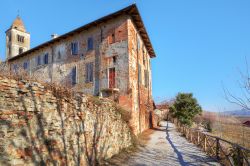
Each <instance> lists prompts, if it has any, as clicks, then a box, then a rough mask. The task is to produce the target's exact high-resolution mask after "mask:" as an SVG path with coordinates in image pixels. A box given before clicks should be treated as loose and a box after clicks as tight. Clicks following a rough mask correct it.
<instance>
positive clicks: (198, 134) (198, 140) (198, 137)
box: [197, 131, 200, 145]
mask: <svg viewBox="0 0 250 166" xmlns="http://www.w3.org/2000/svg"><path fill="white" fill-rule="evenodd" d="M199 144H200V132H199V131H197V145H199Z"/></svg>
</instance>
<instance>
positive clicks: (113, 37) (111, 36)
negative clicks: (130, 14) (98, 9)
mask: <svg viewBox="0 0 250 166" xmlns="http://www.w3.org/2000/svg"><path fill="white" fill-rule="evenodd" d="M108 42H109V44H112V43H115V33H112V34H111V35H110V36H109V37H108Z"/></svg>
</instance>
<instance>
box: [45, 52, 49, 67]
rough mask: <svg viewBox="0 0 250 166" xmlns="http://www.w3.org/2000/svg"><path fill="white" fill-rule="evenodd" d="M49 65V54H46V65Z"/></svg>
mask: <svg viewBox="0 0 250 166" xmlns="http://www.w3.org/2000/svg"><path fill="white" fill-rule="evenodd" d="M48 63H49V54H48V53H46V54H45V55H44V64H48Z"/></svg>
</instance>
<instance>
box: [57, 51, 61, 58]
mask: <svg viewBox="0 0 250 166" xmlns="http://www.w3.org/2000/svg"><path fill="white" fill-rule="evenodd" d="M57 59H61V52H60V51H58V55H57Z"/></svg>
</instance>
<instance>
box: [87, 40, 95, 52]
mask: <svg viewBox="0 0 250 166" xmlns="http://www.w3.org/2000/svg"><path fill="white" fill-rule="evenodd" d="M93 48H94V47H93V38H92V37H89V38H88V51H89V50H93Z"/></svg>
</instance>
